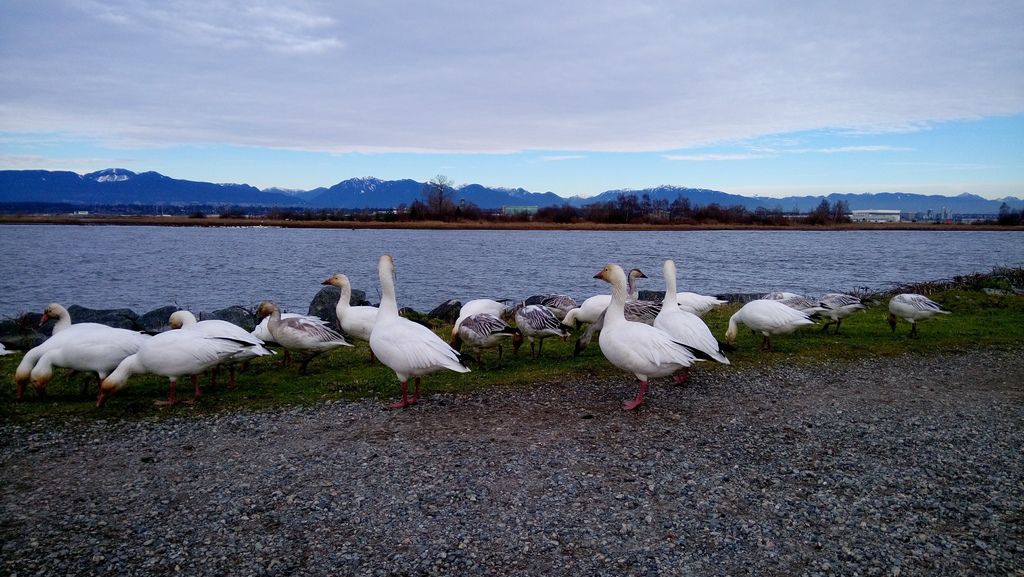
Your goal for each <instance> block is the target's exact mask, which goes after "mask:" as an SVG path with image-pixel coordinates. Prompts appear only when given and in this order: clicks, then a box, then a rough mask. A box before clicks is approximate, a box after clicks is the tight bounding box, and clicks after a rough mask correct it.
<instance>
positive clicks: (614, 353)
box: [594, 264, 696, 411]
mask: <svg viewBox="0 0 1024 577" xmlns="http://www.w3.org/2000/svg"><path fill="white" fill-rule="evenodd" d="M594 278H599V279H601V280H603V281H605V282H607V283H609V284H610V285H612V300H611V304H609V305H608V310H607V311H605V316H604V329H603V330H602V331H601V340H600V345H601V352H602V353H603V354H604V356H605V358H606V359H608V361H609V362H610V363H612V364H613V365H615V366H616V367H618V368H620V369H623V370H625V371H628V372H630V373H633V374H634V375H636V378H637V379H639V380H640V388H639V390H638V391H637V394H636V397H635V398H634V399H633V400H632V401H625V402H624V403H623V404H622V408H623V409H625V410H627V411H631V410H633V409H635V408H637V407H639V406H640V405H641V404H642V403H643V402H644V395H645V394H646V393H647V380H648V379H649V378H651V377H665V376H668V375H671V374H673V373H675V372H677V371H679V370H681V369H685V368H687V367H689V366H690V365H691V364H693V362H694V361H695V360H696V357H695V356H694V354H693V352H691V350H690V348H689V347H687V346H686V345H684V344H682V343H679V342H676V341H675V340H673V339H672V337H671V336H669V335H668V333H666V332H664V331H662V330H661V329H657V328H654V327H652V326H650V325H646V324H644V323H638V322H635V321H629V320H626V317H625V314H624V312H625V311H624V309H625V305H626V291H627V287H626V273H625V272H623V270H622V267H620V266H619V265H617V264H609V265H606V266H605V267H604V268H603V269H602V270H601V272H599V273H597V274H596V275H594Z"/></svg>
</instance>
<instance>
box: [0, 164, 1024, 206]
mask: <svg viewBox="0 0 1024 577" xmlns="http://www.w3.org/2000/svg"><path fill="white" fill-rule="evenodd" d="M424 185H425V183H422V182H417V181H415V180H410V179H404V180H381V179H378V178H351V179H348V180H343V181H341V182H339V183H337V184H335V185H333V186H331V187H320V188H315V189H312V190H306V191H301V190H300V191H296V190H283V189H277V188H268V189H263V190H261V189H259V188H256V187H254V186H250V185H248V184H214V183H210V182H197V181H191V180H178V179H174V178H170V177H167V176H164V175H162V174H159V173H157V172H142V173H135V172H132V171H130V170H125V169H123V168H108V169H106V170H101V171H98V172H92V173H89V174H84V175H80V174H77V173H74V172H68V171H47V170H3V171H0V203H4V204H11V203H34V204H40V203H44V204H45V203H52V204H57V203H60V204H71V205H92V206H97V205H100V206H102V205H117V204H136V205H160V204H169V205H199V204H203V205H232V206H278V207H295V208H310V209H330V208H339V209H345V208H348V209H364V208H377V209H384V208H395V207H398V206H400V205H403V204H405V205H409V204H412V202H413V201H415V200H417V199H422V193H423V188H424ZM454 192H455V198H454V200H455V202H459V201H462V200H465V201H466V202H468V203H473V204H475V205H477V206H479V207H480V208H483V209H497V208H501V207H503V206H536V207H543V206H556V205H563V204H569V205H571V206H576V207H581V206H585V205H587V204H592V203H595V202H608V201H615V200H616V199H617V198H618V197H619V195H623V194H626V195H629V194H634V195H637V196H642V195H644V194H646V195H648V196H649V197H650V199H651V200H652V201H658V200H666V201H668V202H672V201H674V200H676V199H677V198H680V197H682V198H687V199H689V201H690V204H691V205H692V206H706V205H709V204H712V203H716V204H718V205H720V206H723V207H729V206H742V207H744V208H746V209H748V210H756V209H758V208H765V209H768V210H772V209H781V210H783V211H792V210H793V209H796V210H798V211H799V212H808V211H810V210H813V209H814V208H815V207H817V206H818V205H819V204H820V203H821V201H822V200H823V199H824V200H828V201H829V202H830V203H835V202H839V201H842V202H845V203H846V204H847V206H848V207H849V208H850V209H851V210H858V209H892V210H900V211H903V212H909V213H917V212H927V211H929V210H930V211H933V212H942V211H949V212H950V213H953V214H998V213H999V209H1000V207H1001V206H1002V204H1003V203H1006V204H1007V205H1008V206H1009V207H1010V208H1011V209H1013V210H1024V200H1022V199H1019V198H1015V197H1007V198H1002V199H997V200H991V199H986V198H982V197H980V196H977V195H975V194H968V193H963V194H960V195H958V196H938V195H922V194H914V193H908V192H883V193H864V194H839V193H834V194H830V195H827V196H790V197H784V198H769V197H756V196H755V197H750V196H741V195H738V194H729V193H727V192H721V191H717V190H709V189H703V188H686V187H680V186H659V187H655V188H648V189H642V190H632V189H620V190H608V191H605V192H602V193H600V194H598V195H596V196H589V197H581V196H573V197H569V198H566V197H562V196H559V195H557V194H555V193H553V192H530V191H527V190H524V189H522V188H496V187H487V186H483V185H480V184H467V185H463V186H459V187H457V188H456V189H455V191H454Z"/></svg>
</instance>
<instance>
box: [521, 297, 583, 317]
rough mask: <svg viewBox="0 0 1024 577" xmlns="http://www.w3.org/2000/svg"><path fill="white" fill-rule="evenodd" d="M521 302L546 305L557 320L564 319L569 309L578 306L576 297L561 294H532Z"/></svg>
mask: <svg viewBox="0 0 1024 577" xmlns="http://www.w3.org/2000/svg"><path fill="white" fill-rule="evenodd" d="M523 304H524V305H541V306H543V307H546V308H547V309H548V310H550V311H551V313H552V314H553V315H555V318H557V319H558V320H562V319H564V318H565V315H566V314H568V313H569V311H571V310H572V309H575V308H578V307H579V306H580V305H578V304H576V299H574V298H572V297H571V296H569V295H563V294H544V295H534V296H532V297H530V298H528V299H526V300H525V301H523Z"/></svg>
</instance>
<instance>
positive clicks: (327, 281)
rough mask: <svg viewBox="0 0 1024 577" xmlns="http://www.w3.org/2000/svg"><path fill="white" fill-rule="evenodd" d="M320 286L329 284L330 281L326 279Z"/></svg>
mask: <svg viewBox="0 0 1024 577" xmlns="http://www.w3.org/2000/svg"><path fill="white" fill-rule="evenodd" d="M320 284H331V279H327V280H325V281H324V282H322V283H320Z"/></svg>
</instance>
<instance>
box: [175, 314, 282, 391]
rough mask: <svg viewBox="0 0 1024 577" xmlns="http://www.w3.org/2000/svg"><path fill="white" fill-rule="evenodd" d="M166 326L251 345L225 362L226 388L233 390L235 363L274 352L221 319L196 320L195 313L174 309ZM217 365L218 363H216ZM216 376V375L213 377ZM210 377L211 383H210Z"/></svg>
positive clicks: (234, 325)
mask: <svg viewBox="0 0 1024 577" xmlns="http://www.w3.org/2000/svg"><path fill="white" fill-rule="evenodd" d="M167 324H168V326H170V327H171V329H183V330H188V331H198V332H200V333H203V334H204V335H206V336H210V337H226V338H230V339H234V340H236V341H241V342H246V343H249V344H250V345H252V346H249V347H246V348H244V349H242V350H240V351H239V352H238V354H236V355H235V356H233V357H232V358H231V359H230V362H228V363H225V364H227V365H228V371H229V374H228V390H231V391H233V390H235V387H236V385H235V363H237V362H242V361H247V360H249V359H254V358H256V357H262V356H265V355H272V354H274V353H273V352H272V351H270V350H269V349H267V348H266V347H264V346H263V345H264V344H265V343H264V342H263V341H262V340H260V339H259V338H257V337H255V336H253V335H252V333H250V332H249V331H247V330H245V329H243V328H242V327H240V326H238V325H236V324H233V323H229V322H227V321H222V320H216V319H211V320H206V321H197V320H196V317H195V315H193V314H192V313H191V312H189V311H175V312H173V313H171V316H170V318H169V319H168V320H167ZM218 366H219V365H218ZM213 370H214V375H216V371H217V367H214V368H213ZM214 378H216V377H214ZM212 380H213V379H211V384H213V383H212Z"/></svg>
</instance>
